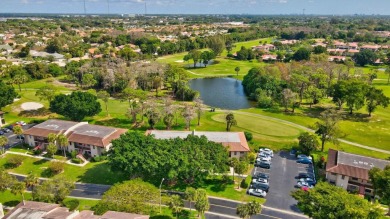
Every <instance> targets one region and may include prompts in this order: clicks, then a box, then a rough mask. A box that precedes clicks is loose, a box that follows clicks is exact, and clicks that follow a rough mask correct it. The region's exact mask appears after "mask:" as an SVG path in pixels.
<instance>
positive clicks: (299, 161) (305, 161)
mask: <svg viewBox="0 0 390 219" xmlns="http://www.w3.org/2000/svg"><path fill="white" fill-rule="evenodd" d="M297 163H302V164H311V163H312V161H311V160H310V159H307V158H302V159H299V160H297Z"/></svg>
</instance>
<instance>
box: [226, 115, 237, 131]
mask: <svg viewBox="0 0 390 219" xmlns="http://www.w3.org/2000/svg"><path fill="white" fill-rule="evenodd" d="M233 125H237V121H236V119H234V115H233V113H228V114H227V115H226V131H228V132H230V129H231V128H232V126H233Z"/></svg>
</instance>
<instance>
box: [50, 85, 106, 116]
mask: <svg viewBox="0 0 390 219" xmlns="http://www.w3.org/2000/svg"><path fill="white" fill-rule="evenodd" d="M50 111H52V112H55V113H58V114H60V115H63V116H66V117H68V118H70V119H71V120H74V121H81V120H83V119H84V118H85V117H86V116H94V115H96V114H97V113H99V112H100V111H101V107H100V103H99V102H98V101H97V97H96V96H94V95H93V94H90V93H88V92H80V91H75V92H73V93H72V94H70V95H65V94H59V95H57V96H55V97H54V99H53V100H52V101H51V102H50Z"/></svg>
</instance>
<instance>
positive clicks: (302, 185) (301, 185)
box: [297, 181, 313, 188]
mask: <svg viewBox="0 0 390 219" xmlns="http://www.w3.org/2000/svg"><path fill="white" fill-rule="evenodd" d="M297 187H298V188H302V187H307V188H313V186H312V185H310V184H309V183H307V182H301V181H299V182H298V183H297Z"/></svg>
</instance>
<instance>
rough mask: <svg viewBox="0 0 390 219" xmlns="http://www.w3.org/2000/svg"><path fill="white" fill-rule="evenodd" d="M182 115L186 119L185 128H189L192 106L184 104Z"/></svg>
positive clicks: (192, 111)
mask: <svg viewBox="0 0 390 219" xmlns="http://www.w3.org/2000/svg"><path fill="white" fill-rule="evenodd" d="M182 116H183V117H184V120H185V121H186V129H188V130H190V126H191V120H192V119H193V118H194V107H193V106H192V105H190V104H185V105H184V109H183V111H182Z"/></svg>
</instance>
